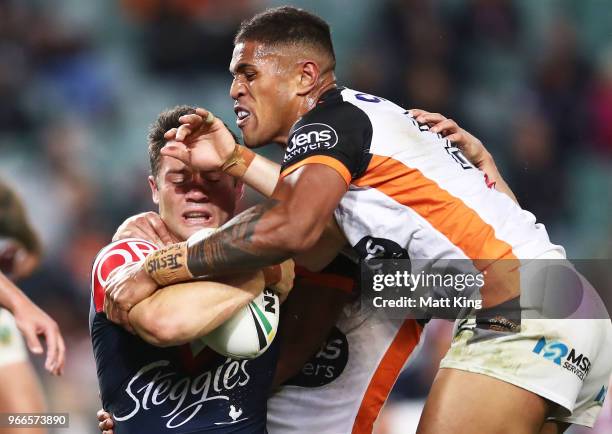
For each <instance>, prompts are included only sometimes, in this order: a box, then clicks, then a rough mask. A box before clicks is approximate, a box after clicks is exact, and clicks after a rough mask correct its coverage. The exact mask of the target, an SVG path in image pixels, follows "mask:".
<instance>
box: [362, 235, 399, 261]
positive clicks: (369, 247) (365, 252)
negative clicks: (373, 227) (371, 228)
mask: <svg viewBox="0 0 612 434" xmlns="http://www.w3.org/2000/svg"><path fill="white" fill-rule="evenodd" d="M354 249H355V250H356V251H357V253H358V254H359V257H360V258H362V259H363V260H364V261H368V260H370V259H408V258H409V256H408V250H406V249H404V248H402V246H400V245H399V244H397V243H396V242H395V241H392V240H388V239H386V238H375V237H370V236H366V237H363V238H362V239H361V240H359V242H358V243H357V244H355V247H354Z"/></svg>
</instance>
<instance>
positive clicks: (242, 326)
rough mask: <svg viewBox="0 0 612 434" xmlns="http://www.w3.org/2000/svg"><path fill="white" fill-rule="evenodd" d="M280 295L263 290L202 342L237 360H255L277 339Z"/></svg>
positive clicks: (203, 338) (204, 337)
mask: <svg viewBox="0 0 612 434" xmlns="http://www.w3.org/2000/svg"><path fill="white" fill-rule="evenodd" d="M279 310H280V302H279V299H278V296H277V295H276V294H275V293H274V292H273V291H271V290H269V289H267V288H266V289H264V290H263V292H262V293H261V294H259V295H258V296H257V297H255V299H254V300H253V301H251V302H250V303H249V304H247V305H246V306H244V307H242V308H241V309H240V310H238V312H236V313H235V314H234V315H233V316H232V317H231V318H230V319H228V320H227V321H225V322H224V323H223V324H221V325H220V326H219V327H217V328H216V329H214V330H213V331H212V332H210V333H209V334H207V335H206V336H203V337H202V338H201V339H202V342H203V343H204V344H206V345H208V346H209V347H210V348H211V349H213V350H214V351H215V352H217V353H219V354H222V355H224V356H227V357H232V358H234V359H253V358H255V357H258V356H260V355H261V354H263V353H264V352H265V351H266V350H267V349H268V347H269V346H270V344H272V342H273V341H274V337H275V336H276V331H277V329H278V319H279Z"/></svg>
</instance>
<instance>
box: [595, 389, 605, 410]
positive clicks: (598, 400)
mask: <svg viewBox="0 0 612 434" xmlns="http://www.w3.org/2000/svg"><path fill="white" fill-rule="evenodd" d="M607 395H608V388H607V387H606V386H601V389H600V390H599V393H598V394H597V396H596V397H595V400H594V401H595V402H596V403H597V405H599V406H603V405H604V401H605V400H606V396H607Z"/></svg>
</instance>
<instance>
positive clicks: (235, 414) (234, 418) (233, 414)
mask: <svg viewBox="0 0 612 434" xmlns="http://www.w3.org/2000/svg"><path fill="white" fill-rule="evenodd" d="M241 415H242V409H241V408H238V409H236V407H234V406H233V405H230V410H229V413H228V416H229V417H230V418H231V421H229V422H215V425H232V424H234V423H238V422H242V421H243V420H247V419H248V417H243V418H242V419H238V418H239V417H240V416H241Z"/></svg>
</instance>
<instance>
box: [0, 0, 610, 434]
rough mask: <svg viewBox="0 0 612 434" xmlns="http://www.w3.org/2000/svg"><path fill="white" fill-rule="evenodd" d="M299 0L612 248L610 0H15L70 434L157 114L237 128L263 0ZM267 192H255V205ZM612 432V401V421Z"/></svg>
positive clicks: (22, 134)
mask: <svg viewBox="0 0 612 434" xmlns="http://www.w3.org/2000/svg"><path fill="white" fill-rule="evenodd" d="M283 3H290V4H293V5H296V6H300V7H304V8H306V9H309V10H311V11H313V12H316V13H318V14H320V15H322V16H323V17H324V18H326V19H327V20H328V21H329V22H330V24H331V26H332V30H333V37H334V42H335V45H336V54H337V57H338V76H339V82H340V83H341V84H343V85H347V86H349V87H354V88H357V89H360V90H363V91H366V92H368V93H372V94H375V95H380V96H382V97H385V98H388V99H390V100H392V101H394V102H396V103H398V104H400V105H402V106H404V107H406V108H411V107H419V108H424V109H427V110H429V111H435V112H441V113H443V114H445V115H447V116H448V117H451V118H453V119H455V120H457V121H458V123H459V124H460V125H461V126H463V127H465V128H466V129H468V130H469V131H471V132H473V133H474V134H475V135H476V136H478V137H479V138H481V139H482V141H483V142H484V143H485V145H486V146H487V147H488V148H489V150H490V151H491V152H492V153H493V155H494V157H495V159H496V161H497V162H498V166H500V167H501V171H502V174H504V176H505V177H506V178H507V180H508V182H509V184H510V186H511V187H512V189H513V190H514V192H515V193H516V196H517V198H518V200H519V202H520V203H521V205H522V206H523V207H524V208H526V209H528V210H530V211H532V212H533V213H534V214H535V215H536V216H537V218H538V221H540V222H543V223H544V224H545V225H546V227H547V228H548V229H549V233H550V234H551V238H552V240H553V242H557V243H560V244H563V245H564V246H565V247H566V249H567V252H568V256H569V257H570V258H582V259H590V258H611V257H612V242H610V241H611V240H612V220H611V219H610V215H611V214H612V195H610V193H609V192H610V190H611V189H612V170H611V169H612V31H611V30H610V29H612V7H611V6H610V5H609V4H606V3H607V2H605V1H604V0H587V1H580V0H575V1H564V0H558V1H552V0H541V1H537V2H535V1H530V0H515V1H512V0H429V1H424V0H384V1H383V0H376V1H374V0H331V1H325V0H312V1H308V0H301V1H287V2H280V1H276V0H224V1H214V0H122V1H116V2H82V1H79V0H55V1H53V2H46V1H43V0H0V177H1V178H2V179H4V180H5V181H6V182H7V183H8V184H10V185H12V186H13V187H14V188H15V189H16V190H17V191H18V192H19V193H20V194H21V195H22V197H23V198H24V202H25V204H26V206H27V208H28V212H29V214H30V216H31V219H32V221H33V224H34V226H35V227H36V228H37V229H38V230H39V231H40V234H41V237H42V240H43V244H44V249H45V259H44V263H43V266H42V268H41V269H40V270H39V272H37V273H36V274H35V275H34V276H33V277H31V278H29V279H28V280H27V281H24V282H21V284H22V287H23V288H24V290H25V291H26V292H27V293H28V294H29V295H30V296H31V297H32V298H33V299H34V300H35V301H36V302H38V303H39V304H40V305H41V306H43V307H44V308H45V309H46V310H47V311H48V312H49V313H50V314H51V315H52V316H54V318H56V319H57V320H58V322H59V323H60V326H61V327H62V330H63V331H64V334H65V337H66V339H67V342H68V350H69V354H68V362H67V367H66V374H65V376H64V378H61V379H55V378H53V379H52V378H49V377H48V376H45V375H43V379H44V383H45V387H46V390H47V392H48V397H49V403H50V406H51V408H52V409H53V410H55V411H67V409H69V411H70V413H71V429H70V432H74V433H80V434H82V433H90V432H92V433H93V432H96V427H95V423H94V422H95V421H94V418H95V409H97V408H98V406H99V399H98V395H97V380H96V376H95V367H94V363H93V358H92V353H91V347H90V343H89V335H88V329H87V315H88V311H89V291H90V289H89V270H90V267H91V263H92V260H93V257H94V255H95V254H96V252H97V251H98V250H99V249H100V248H101V247H102V246H104V245H105V244H106V243H108V242H109V240H110V238H111V236H112V233H113V231H114V229H115V228H116V227H117V226H118V225H119V224H120V223H121V222H122V221H123V220H124V219H125V218H126V217H128V216H130V215H132V214H134V213H137V212H142V211H145V210H150V209H152V203H151V200H150V195H149V192H148V186H147V182H146V177H147V175H148V158H147V155H146V133H147V127H148V124H150V123H151V122H152V121H153V120H154V119H155V117H156V115H157V113H159V112H160V111H162V110H163V109H164V108H167V107H172V106H174V105H176V104H193V105H200V106H205V107H208V108H210V109H212V110H213V111H215V113H218V114H219V115H220V116H221V117H222V118H224V119H225V120H226V121H227V122H228V124H230V125H232V124H233V118H234V115H233V112H232V106H231V101H230V99H229V97H228V91H229V84H230V81H231V78H230V75H229V73H228V72H227V66H228V64H229V59H230V57H231V52H232V38H233V34H234V32H235V30H236V28H237V26H238V24H239V23H240V21H241V20H242V19H244V18H246V17H248V16H250V15H252V14H253V12H255V11H257V10H261V9H263V8H265V7H267V6H276V5H280V4H283ZM263 153H264V154H265V155H266V156H268V157H271V158H278V157H279V156H280V155H281V153H280V150H278V149H275V148H272V147H271V148H270V149H265V150H263ZM257 200H259V198H258V197H257V196H256V195H255V194H254V193H253V194H250V195H249V196H248V197H247V198H246V199H245V203H244V205H243V206H244V207H246V206H248V205H250V204H253V203H254V202H256V201H257ZM450 327H451V325H450V324H449V323H445V322H436V323H434V324H433V325H432V327H430V330H429V331H428V340H427V345H426V346H425V348H424V351H423V353H422V355H421V356H420V357H419V359H418V360H417V361H416V362H415V364H414V365H413V366H412V367H411V368H410V369H408V370H407V371H406V372H405V373H404V375H403V376H402V378H401V379H400V381H399V382H398V384H397V386H396V388H395V390H394V392H393V399H392V401H391V403H390V404H389V406H388V408H389V413H388V416H387V417H386V418H385V420H383V421H381V424H380V426H379V427H378V429H379V430H380V432H381V433H383V432H384V433H394V432H396V431H394V426H397V424H398V423H399V424H400V425H401V426H404V428H405V427H406V426H407V425H405V424H406V423H408V422H406V421H407V420H412V423H416V421H418V411H419V408H420V407H419V406H420V405H421V404H419V403H421V402H422V400H423V398H424V397H425V396H426V394H427V391H428V388H429V385H430V383H431V381H432V378H433V375H434V374H435V372H436V369H437V363H438V361H439V358H440V356H441V354H443V353H444V351H445V349H446V345H448V340H449V338H450V330H451V329H450ZM407 403H408V404H407ZM410 403H412V404H410ZM398 420H399V421H401V422H397V421H398ZM394 421H396V422H394ZM610 430H612V410H611V409H610V408H609V407H608V408H606V409H605V415H604V416H602V422H601V427H600V428H599V431H595V432H601V433H603V432H610ZM62 432H66V431H62ZM402 432H407V431H402ZM573 432H579V431H578V430H575V431H573Z"/></svg>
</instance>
